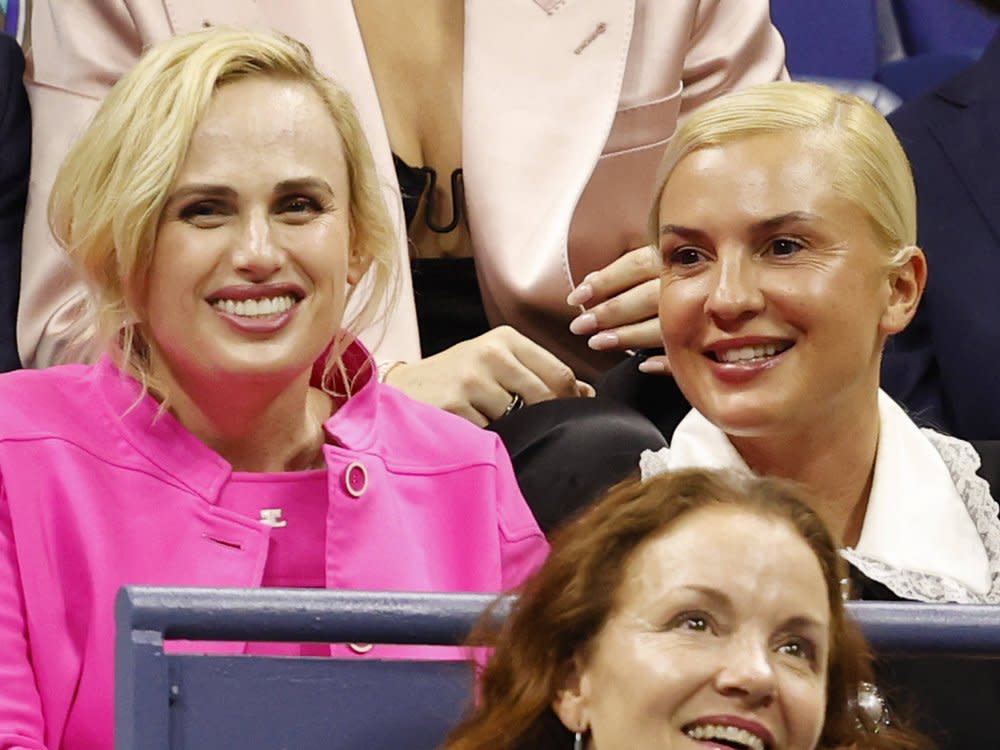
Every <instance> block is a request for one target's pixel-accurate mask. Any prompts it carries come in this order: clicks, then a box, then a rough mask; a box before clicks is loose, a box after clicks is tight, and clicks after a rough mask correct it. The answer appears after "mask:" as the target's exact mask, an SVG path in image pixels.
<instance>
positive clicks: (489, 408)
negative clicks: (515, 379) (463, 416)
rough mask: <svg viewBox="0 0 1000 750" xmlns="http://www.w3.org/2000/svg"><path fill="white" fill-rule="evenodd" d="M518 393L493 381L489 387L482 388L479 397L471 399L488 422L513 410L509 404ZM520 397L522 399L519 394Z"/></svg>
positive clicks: (525, 401) (512, 402)
mask: <svg viewBox="0 0 1000 750" xmlns="http://www.w3.org/2000/svg"><path fill="white" fill-rule="evenodd" d="M515 394H516V395H515ZM519 395H520V394H519V393H517V391H509V390H507V389H506V388H505V387H504V386H503V385H502V384H500V383H499V382H497V383H493V385H492V387H491V388H489V389H484V390H483V391H482V392H481V393H480V395H479V397H478V398H476V400H475V401H473V404H472V405H473V406H474V407H475V408H476V409H477V410H478V411H479V412H480V413H481V414H483V415H484V416H486V417H487V418H488V419H489V421H490V422H493V421H495V420H497V419H500V417H504V416H506V415H507V414H509V413H510V411H512V410H513V409H512V408H511V405H512V404H514V402H515V400H516V398H517V396H519ZM521 398H522V399H524V396H521ZM524 403H527V400H526V399H524Z"/></svg>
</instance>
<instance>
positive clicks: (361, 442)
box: [90, 340, 384, 502]
mask: <svg viewBox="0 0 1000 750" xmlns="http://www.w3.org/2000/svg"><path fill="white" fill-rule="evenodd" d="M329 351H330V350H327V351H326V352H324V353H323V355H322V356H321V357H320V359H319V360H317V362H316V364H315V365H314V366H313V376H312V378H311V381H310V382H311V384H312V385H314V386H316V387H319V386H320V384H321V382H322V373H323V368H324V365H325V363H326V361H327V357H328V356H329ZM342 360H343V362H344V373H345V375H346V380H347V381H349V382H351V384H352V388H351V389H350V390H348V389H347V388H346V387H345V383H344V378H343V377H342V376H341V375H340V374H339V373H337V372H336V370H334V375H333V380H332V383H331V386H332V387H331V390H332V391H333V392H334V393H337V394H346V393H348V392H350V393H351V396H350V397H349V398H348V397H346V396H340V397H335V398H336V401H337V404H338V408H337V410H336V412H334V414H333V415H332V416H331V417H330V418H329V419H327V421H326V422H325V423H324V429H325V430H326V433H327V435H328V436H329V437H330V438H331V439H332V440H333V441H335V442H336V443H337V444H338V445H339V446H341V447H343V448H347V449H349V450H358V451H364V450H367V449H369V448H370V447H371V446H372V445H373V444H374V442H375V438H376V433H375V425H376V423H377V414H378V398H379V388H381V387H384V386H380V385H379V384H378V382H377V380H376V378H374V377H373V373H374V371H375V368H374V364H373V362H372V360H371V356H370V355H369V353H368V351H367V350H366V349H365V348H364V346H363V345H362V344H361V343H360V342H359V341H356V340H355V341H353V342H352V343H351V344H350V345H349V346H348V348H347V350H346V351H345V352H344V354H343V356H342ZM90 377H91V380H92V384H93V387H94V389H95V390H96V392H97V393H98V394H99V395H100V397H101V399H102V401H103V404H104V409H103V412H102V413H103V417H104V419H105V420H106V421H107V423H108V425H109V431H108V433H107V434H118V435H121V436H122V438H123V439H124V441H125V442H126V443H127V444H128V446H129V447H130V448H131V449H132V451H134V452H135V453H137V454H139V455H140V456H142V457H143V458H144V459H146V460H147V461H149V462H150V463H153V464H154V465H156V466H158V467H159V468H160V469H161V470H162V471H164V472H165V473H166V474H168V475H169V476H170V477H171V478H172V479H173V480H174V481H176V482H177V483H178V484H180V485H182V486H184V487H185V488H186V489H188V490H189V491H191V492H193V493H195V494H197V495H199V496H201V497H203V498H205V499H207V500H209V501H210V502H215V501H216V499H217V498H218V496H219V493H220V492H221V490H222V487H223V485H224V484H225V483H226V482H227V481H228V479H229V477H230V475H231V474H232V471H233V468H232V466H231V465H230V464H229V463H228V462H227V461H226V460H225V459H224V458H222V456H220V455H219V454H218V453H216V452H215V451H213V450H212V449H211V448H209V447H208V446H207V445H205V444H204V443H203V442H201V441H200V440H199V439H198V438H197V437H195V436H194V435H193V434H192V433H191V432H189V431H188V430H187V428H185V427H184V425H182V424H181V423H180V421H178V420H177V418H176V417H174V415H173V414H171V413H170V412H161V410H160V403H159V402H158V401H157V400H156V399H155V398H153V397H152V396H151V395H149V394H148V393H147V394H142V387H141V386H140V384H139V383H138V382H137V381H136V380H135V378H133V377H132V376H130V375H128V374H126V373H124V372H122V371H121V370H119V369H118V367H117V366H116V365H115V364H114V363H113V362H112V361H111V359H110V358H108V357H103V358H102V359H101V360H100V361H99V362H98V363H97V365H96V366H95V367H94V369H93V371H92V373H91V375H90Z"/></svg>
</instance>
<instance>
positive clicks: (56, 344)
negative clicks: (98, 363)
mask: <svg viewBox="0 0 1000 750" xmlns="http://www.w3.org/2000/svg"><path fill="white" fill-rule="evenodd" d="M30 23H31V45H30V48H29V50H28V58H29V65H28V71H29V73H28V77H27V80H26V83H27V88H28V97H29V99H30V102H31V110H32V138H33V144H34V149H33V152H32V159H31V183H30V185H29V188H28V209H27V215H26V217H25V227H24V240H23V258H22V269H21V298H20V307H19V313H18V320H17V339H18V350H19V352H20V355H21V361H22V363H23V364H24V365H25V366H26V367H43V366H47V365H51V364H56V363H59V362H66V361H79V360H89V359H93V356H94V354H95V352H93V351H92V347H91V346H89V345H88V344H87V343H81V342H77V343H76V345H73V333H74V330H75V329H74V327H73V324H74V323H75V322H76V320H77V319H78V318H79V315H80V311H81V309H82V302H83V299H84V295H85V288H84V285H83V282H82V281H81V279H80V278H79V277H78V276H77V274H76V273H75V272H74V271H73V269H72V268H71V266H70V265H69V263H68V260H67V258H66V256H65V254H64V252H63V251H62V249H61V248H60V247H59V246H58V245H57V244H56V242H55V240H54V239H53V237H52V234H51V232H50V231H49V226H48V219H47V204H48V198H49V193H50V191H51V189H52V183H53V181H54V180H55V175H56V172H57V171H58V169H59V165H60V164H61V163H62V160H63V158H64V157H65V156H66V153H67V152H68V151H69V148H70V146H71V145H72V143H73V142H74V141H75V140H76V138H77V137H78V136H79V135H80V134H81V133H82V132H83V131H84V129H85V128H86V126H87V123H88V122H89V121H90V119H91V118H92V117H93V115H94V113H95V112H96V111H97V108H98V106H99V105H100V102H101V101H102V100H103V98H104V97H105V95H106V94H107V92H108V90H109V89H110V88H111V86H112V85H114V83H115V82H116V81H117V80H118V79H119V78H120V77H121V76H122V75H123V74H124V73H125V72H126V71H127V70H128V69H129V68H130V67H131V66H132V65H133V64H134V63H135V61H136V60H137V59H138V58H139V55H140V54H141V52H142V47H143V41H144V40H143V36H144V34H143V33H141V31H140V28H139V25H140V24H141V23H142V19H141V17H139V16H136V15H135V14H133V12H132V9H131V8H129V7H127V6H126V2H124V0H76V1H75V2H73V3H66V2H65V1H64V0H36V2H34V3H33V4H32V11H31V19H30ZM84 341H85V339H84Z"/></svg>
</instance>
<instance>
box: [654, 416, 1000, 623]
mask: <svg viewBox="0 0 1000 750" xmlns="http://www.w3.org/2000/svg"><path fill="white" fill-rule="evenodd" d="M921 432H922V433H923V434H924V436H925V437H926V438H927V439H928V440H929V441H930V442H931V445H933V446H934V448H935V450H937V452H938V453H939V454H940V455H941V459H942V461H944V464H945V466H946V467H947V468H948V473H949V474H950V475H951V478H952V481H953V482H954V483H955V489H956V490H957V491H958V494H959V497H961V499H962V502H963V503H964V504H965V507H966V509H967V510H968V512H969V516H970V518H971V519H972V522H973V524H974V525H975V527H976V530H977V531H978V532H979V536H980V538H981V539H982V541H983V546H984V547H985V549H986V555H987V558H988V559H989V575H990V588H989V590H988V591H987V592H986V593H985V594H979V593H976V592H975V591H972V590H971V589H969V588H968V587H967V586H965V585H964V584H962V583H959V582H958V581H956V580H954V579H952V578H947V577H944V576H935V575H931V574H928V573H918V572H915V571H912V570H904V569H901V568H896V567H894V566H892V565H888V564H886V563H884V562H882V561H881V560H875V559H873V558H870V557H866V556H864V555H862V554H859V553H858V552H857V551H855V550H853V549H844V550H841V553H840V554H841V555H842V556H843V557H844V559H846V560H847V561H848V562H849V563H851V565H853V566H854V567H856V568H857V569H858V570H860V571H861V572H862V573H864V574H865V575H866V576H868V578H871V579H872V580H874V581H878V582H879V583H882V584H884V585H885V586H887V587H888V588H889V589H890V590H891V591H892V592H893V593H894V594H896V595H897V596H899V597H902V598H903V599H907V600H910V601H921V602H938V603H945V602H954V603H959V604H1000V506H998V504H997V502H996V500H994V499H993V497H992V496H991V495H990V486H989V483H988V482H987V481H986V480H985V479H983V478H982V477H980V476H979V475H978V474H976V471H977V470H978V469H979V467H980V465H981V463H982V461H981V459H980V458H979V454H978V453H976V450H975V448H973V447H972V446H971V445H970V444H969V443H967V442H965V441H964V440H959V439H958V438H954V437H950V436H948V435H942V434H941V433H939V432H935V431H934V430H929V429H923V430H921ZM669 458H670V449H669V448H661V449H660V450H658V451H655V452H654V451H649V450H647V451H643V453H642V455H641V456H640V457H639V469H640V471H641V474H642V478H643V479H648V478H649V477H651V476H654V475H656V474H661V473H663V472H665V471H669V470H670V461H669Z"/></svg>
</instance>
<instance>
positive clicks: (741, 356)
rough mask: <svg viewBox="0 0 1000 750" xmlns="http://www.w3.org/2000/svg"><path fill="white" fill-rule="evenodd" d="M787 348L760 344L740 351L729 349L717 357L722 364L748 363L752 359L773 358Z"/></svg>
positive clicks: (742, 348) (745, 347)
mask: <svg viewBox="0 0 1000 750" xmlns="http://www.w3.org/2000/svg"><path fill="white" fill-rule="evenodd" d="M787 348H788V346H787V345H785V344H758V345H757V346H741V347H740V348H739V349H727V350H726V351H723V352H719V353H718V354H717V355H716V356H717V357H718V359H719V361H720V362H746V361H747V360H751V359H761V358H763V357H773V356H774V355H775V354H778V353H779V352H783V351H785V349H787Z"/></svg>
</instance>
